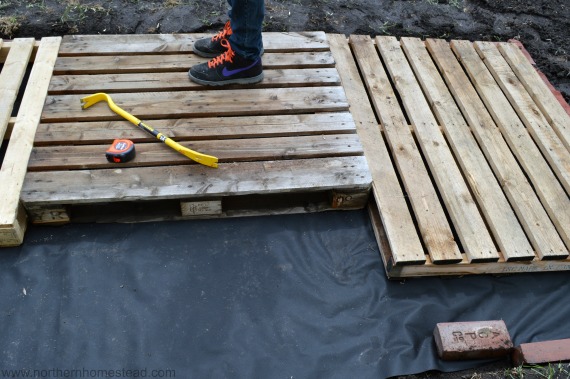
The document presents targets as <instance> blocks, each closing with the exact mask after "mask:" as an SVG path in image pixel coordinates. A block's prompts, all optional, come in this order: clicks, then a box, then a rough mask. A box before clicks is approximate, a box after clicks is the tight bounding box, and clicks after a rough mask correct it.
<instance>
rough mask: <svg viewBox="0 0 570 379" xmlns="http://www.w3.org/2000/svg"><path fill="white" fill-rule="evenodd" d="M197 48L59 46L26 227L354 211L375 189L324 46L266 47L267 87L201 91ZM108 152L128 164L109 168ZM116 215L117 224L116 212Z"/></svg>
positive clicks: (313, 42) (182, 41)
mask: <svg viewBox="0 0 570 379" xmlns="http://www.w3.org/2000/svg"><path fill="white" fill-rule="evenodd" d="M201 37H203V35H198V34H191V35H190V34H173V35H120V36H118V35H117V36H107V35H105V36H66V37H64V38H63V41H62V44H61V48H60V49H59V54H58V58H57V60H56V62H55V66H54V68H53V77H52V78H51V81H50V84H49V93H48V96H47V98H46V99H45V104H44V107H43V111H42V115H41V120H40V124H39V126H38V128H37V132H36V135H35V140H34V147H33V150H32V152H31V155H30V161H29V164H28V167H27V169H28V172H27V174H26V180H25V184H24V187H23V189H22V192H21V199H22V201H23V203H24V205H25V207H26V209H27V210H28V213H29V215H30V217H31V219H32V221H33V222H37V223H42V224H45V223H62V222H74V221H82V222H83V221H126V222H133V221H148V220H157V219H162V220H166V219H168V220H175V219H184V218H193V217H207V218H210V217H227V216H235V215H250V214H277V213H291V212H309V211H323V210H331V209H356V208H363V207H364V206H365V205H366V202H367V200H368V193H369V190H370V187H371V182H372V180H371V177H370V173H369V170H368V165H367V162H366V159H365V157H364V153H363V149H362V145H361V142H360V140H359V137H358V135H357V134H356V125H355V123H354V120H353V118H352V115H351V113H350V112H349V111H348V109H349V104H348V101H347V98H346V94H345V92H344V89H343V87H342V86H341V81H340V76H339V72H338V70H337V68H336V67H335V60H334V58H333V55H332V52H331V50H330V47H329V43H328V41H327V37H326V35H325V34H324V33H322V32H311V33H266V34H264V36H263V37H264V48H265V52H266V53H265V54H264V56H263V61H264V73H265V78H264V80H263V81H262V82H261V83H259V84H256V85H240V86H238V85H234V86H229V87H221V88H215V87H204V86H200V85H197V84H195V83H193V82H191V81H190V80H189V78H188V74H187V72H188V69H189V67H190V66H192V65H194V64H197V63H200V62H204V61H206V59H204V58H201V57H197V56H196V55H194V54H193V53H192V44H193V42H194V41H195V40H196V39H197V38H201ZM96 92H105V93H109V94H110V95H111V96H112V99H113V101H114V102H115V103H116V104H117V105H118V106H120V107H121V108H123V109H124V110H125V111H127V112H129V113H131V114H133V115H135V116H136V117H138V118H140V119H142V120H144V121H145V123H147V124H149V125H151V126H152V127H154V128H156V129H157V130H159V131H160V132H162V133H164V134H165V135H167V136H169V137H171V138H172V139H174V140H176V141H177V142H179V143H180V144H182V145H183V146H186V147H189V148H191V149H194V150H196V151H200V152H203V153H206V154H210V155H214V156H216V157H218V158H219V168H217V169H213V168H209V167H205V166H201V165H198V164H196V163H195V162H193V161H191V160H189V159H188V158H186V157H185V156H183V155H181V154H179V153H177V152H175V151H174V150H172V149H170V148H169V147H167V146H166V145H164V144H163V143H161V142H160V141H158V140H157V139H156V138H154V137H153V136H151V135H150V134H147V133H145V132H144V131H142V130H140V129H139V128H137V127H136V126H134V125H132V124H130V123H129V122H128V121H126V120H123V119H122V118H121V117H120V116H118V115H117V114H115V113H113V112H112V111H111V109H110V108H109V106H108V105H107V104H106V103H104V102H102V103H100V104H96V105H94V106H92V107H90V108H88V109H85V110H83V109H82V108H81V106H80V99H81V98H82V97H84V96H86V95H88V94H92V93H96ZM117 138H128V139H131V140H132V141H133V142H135V148H136V158H135V159H134V160H133V161H131V162H128V163H125V164H120V165H119V164H114V163H110V162H108V161H107V160H106V159H105V150H106V149H107V147H108V146H109V145H110V143H111V142H112V141H113V140H114V139H117ZM118 210H120V211H118Z"/></svg>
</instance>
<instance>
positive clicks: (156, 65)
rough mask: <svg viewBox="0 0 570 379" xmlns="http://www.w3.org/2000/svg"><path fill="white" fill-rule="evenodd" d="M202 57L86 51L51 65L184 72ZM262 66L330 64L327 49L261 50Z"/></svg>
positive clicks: (80, 70)
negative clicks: (95, 53)
mask: <svg viewBox="0 0 570 379" xmlns="http://www.w3.org/2000/svg"><path fill="white" fill-rule="evenodd" d="M205 61H206V60H205V59H204V58H201V57H199V56H197V55H195V54H191V53H182V54H169V55H163V54H158V55H120V54H117V55H112V56H105V55H103V56H100V55H87V56H80V57H58V58H57V61H56V63H55V67H54V74H55V75H73V74H75V75H79V74H82V75H83V74H91V75H93V74H120V73H123V74H124V73H135V72H137V73H141V72H152V73H156V72H187V71H188V69H189V68H190V67H192V66H193V65H195V64H199V63H203V62H205ZM263 67H264V68H266V69H284V68H326V67H334V59H333V57H332V55H331V52H330V51H317V52H300V53H295V52H282V53H267V52H266V53H265V54H264V55H263Z"/></svg>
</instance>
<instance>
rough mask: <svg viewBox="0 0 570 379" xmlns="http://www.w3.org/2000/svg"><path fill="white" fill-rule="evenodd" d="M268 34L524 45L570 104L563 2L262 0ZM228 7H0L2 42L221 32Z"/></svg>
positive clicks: (12, 2)
mask: <svg viewBox="0 0 570 379" xmlns="http://www.w3.org/2000/svg"><path fill="white" fill-rule="evenodd" d="M266 8H267V14H266V19H265V26H264V28H265V29H264V30H266V31H312V30H323V31H325V32H327V33H341V34H347V35H348V34H366V35H371V36H374V35H394V36H398V37H399V36H417V37H422V38H425V37H431V38H444V39H468V40H471V41H506V40H509V39H511V38H515V39H518V40H520V41H522V42H523V44H524V45H525V47H526V48H527V50H529V52H530V54H531V55H532V57H533V58H534V59H535V61H536V63H537V65H538V67H539V68H540V70H542V71H543V72H544V73H545V74H546V76H547V77H548V78H549V80H550V81H551V82H552V83H553V85H554V86H555V87H556V88H557V89H558V90H559V91H561V92H562V93H563V95H564V96H565V98H566V100H567V101H568V100H569V99H570V39H569V38H568V30H570V2H569V1H568V0H501V1H495V0H399V1H394V0H288V1H287V0H285V1H284V0H266ZM226 11H227V3H226V0H160V1H143V0H61V1H54V0H27V1H23V0H0V37H2V38H13V37H31V36H33V37H42V36H48V35H63V34H98V33H101V34H124V33H187V32H188V33H190V32H210V31H216V30H218V29H219V28H220V27H221V26H222V25H223V24H224V23H225V21H226Z"/></svg>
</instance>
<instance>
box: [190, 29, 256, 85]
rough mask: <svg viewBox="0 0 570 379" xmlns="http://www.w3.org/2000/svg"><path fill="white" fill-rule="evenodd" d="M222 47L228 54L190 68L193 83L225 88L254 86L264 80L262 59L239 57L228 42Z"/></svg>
mask: <svg viewBox="0 0 570 379" xmlns="http://www.w3.org/2000/svg"><path fill="white" fill-rule="evenodd" d="M221 46H223V47H224V48H226V52H225V53H223V54H221V55H219V56H217V57H215V58H214V59H211V60H210V61H209V62H206V63H201V64H197V65H195V66H192V67H191V68H190V71H188V76H190V79H191V80H192V81H193V82H196V83H198V84H203V85H207V86H223V85H226V84H252V83H257V82H260V81H261V80H262V79H263V67H262V65H261V58H257V59H256V60H250V59H246V58H243V57H241V56H239V55H237V54H236V53H235V52H234V51H233V50H232V48H231V46H230V43H229V42H228V40H226V39H223V40H222V41H221Z"/></svg>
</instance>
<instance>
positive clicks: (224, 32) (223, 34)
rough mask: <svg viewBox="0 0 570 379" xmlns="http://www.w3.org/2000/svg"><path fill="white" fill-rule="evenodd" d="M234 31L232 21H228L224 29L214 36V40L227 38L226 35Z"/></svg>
mask: <svg viewBox="0 0 570 379" xmlns="http://www.w3.org/2000/svg"><path fill="white" fill-rule="evenodd" d="M232 33H233V32H232V26H231V24H230V22H229V21H227V22H226V25H224V28H223V29H222V30H220V31H219V32H218V34H216V35H215V36H213V37H212V41H214V42H215V41H217V40H219V39H221V38H224V39H225V38H226V37H228V36H231V35H232Z"/></svg>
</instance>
